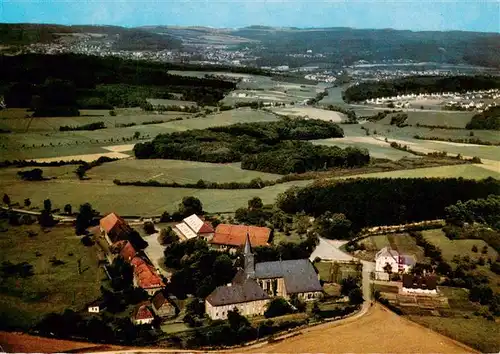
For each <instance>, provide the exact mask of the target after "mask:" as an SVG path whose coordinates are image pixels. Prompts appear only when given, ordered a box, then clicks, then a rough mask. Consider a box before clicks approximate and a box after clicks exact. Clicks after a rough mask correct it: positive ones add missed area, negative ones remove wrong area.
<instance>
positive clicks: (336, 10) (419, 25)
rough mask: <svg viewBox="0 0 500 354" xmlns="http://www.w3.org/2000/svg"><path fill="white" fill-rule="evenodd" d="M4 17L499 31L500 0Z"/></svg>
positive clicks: (71, 8) (266, 4)
mask: <svg viewBox="0 0 500 354" xmlns="http://www.w3.org/2000/svg"><path fill="white" fill-rule="evenodd" d="M0 22H7V23H20V22H31V23H57V24H66V25H70V24H96V25H97V24H106V25H119V26H127V27H135V26H143V25H177V26H209V27H219V28H222V27H223V28H237V27H244V26H250V25H266V26H279V27H289V26H293V27H354V28H394V29H409V30H416V31H419V30H438V31H445V30H463V31H478V32H497V33H499V32H500V0H495V1H494V0H454V1H450V0H385V1H382V0H0Z"/></svg>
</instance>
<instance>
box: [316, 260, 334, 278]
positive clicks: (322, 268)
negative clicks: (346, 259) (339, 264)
mask: <svg viewBox="0 0 500 354" xmlns="http://www.w3.org/2000/svg"><path fill="white" fill-rule="evenodd" d="M314 267H315V268H316V269H317V270H318V274H319V278H320V279H321V280H322V281H324V282H331V280H332V262H324V261H321V262H316V263H314Z"/></svg>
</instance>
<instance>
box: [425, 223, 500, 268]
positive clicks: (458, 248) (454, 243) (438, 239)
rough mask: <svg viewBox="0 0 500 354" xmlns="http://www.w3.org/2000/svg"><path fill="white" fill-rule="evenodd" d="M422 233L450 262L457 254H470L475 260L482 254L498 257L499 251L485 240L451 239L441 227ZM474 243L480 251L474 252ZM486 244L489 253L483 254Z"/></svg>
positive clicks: (486, 256) (493, 258)
mask: <svg viewBox="0 0 500 354" xmlns="http://www.w3.org/2000/svg"><path fill="white" fill-rule="evenodd" d="M422 234H423V236H424V238H425V239H426V240H427V241H429V242H431V243H432V244H434V245H435V246H436V247H439V248H440V249H441V252H442V254H443V258H444V259H445V260H446V261H447V262H450V263H451V261H452V259H453V256H455V255H459V256H461V257H463V256H469V257H470V259H471V260H475V261H477V260H478V259H479V257H481V256H482V257H483V258H485V259H487V258H491V259H492V260H495V259H496V258H497V252H496V251H495V250H494V249H493V248H492V247H490V246H489V245H488V244H487V243H486V242H484V241H483V240H450V239H449V238H448V237H446V235H445V234H444V232H443V231H442V230H441V229H435V230H426V231H422ZM474 245H476V247H477V248H478V252H472V246H474ZM485 245H487V246H488V253H487V254H482V253H481V250H482V248H483V247H484V246H485Z"/></svg>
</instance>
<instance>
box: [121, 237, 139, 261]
mask: <svg viewBox="0 0 500 354" xmlns="http://www.w3.org/2000/svg"><path fill="white" fill-rule="evenodd" d="M136 255H137V251H136V250H135V248H134V246H132V244H131V243H130V242H128V241H125V245H124V246H123V247H122V249H121V251H120V256H122V258H123V259H124V260H126V261H127V262H130V261H131V260H132V259H133V258H134V257H135V256H136Z"/></svg>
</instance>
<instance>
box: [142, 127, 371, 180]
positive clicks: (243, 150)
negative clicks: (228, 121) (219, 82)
mask: <svg viewBox="0 0 500 354" xmlns="http://www.w3.org/2000/svg"><path fill="white" fill-rule="evenodd" d="M342 136H343V131H342V129H341V128H340V127H339V126H338V125H337V124H334V123H331V122H325V121H321V120H314V119H311V120H303V119H288V118H285V119H282V120H280V121H278V122H265V123H242V124H234V125H230V126H224V127H214V128H209V129H203V130H189V131H185V132H175V133H171V134H160V135H158V136H157V137H156V138H155V139H154V140H153V141H152V142H146V143H140V144H136V145H135V146H134V153H135V156H136V157H137V158H142V159H146V158H169V159H181V160H194V161H204V162H216V163H227V162H236V161H241V162H242V167H243V168H244V169H252V170H259V171H266V172H274V173H282V174H287V173H303V172H306V171H310V170H322V169H328V168H331V167H354V166H363V165H366V164H367V163H368V162H369V160H370V157H369V154H368V151H366V150H364V149H358V148H352V147H349V148H346V149H341V148H338V147H327V146H321V145H320V146H316V145H313V144H311V143H307V142H302V141H299V140H309V139H323V138H331V137H342Z"/></svg>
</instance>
